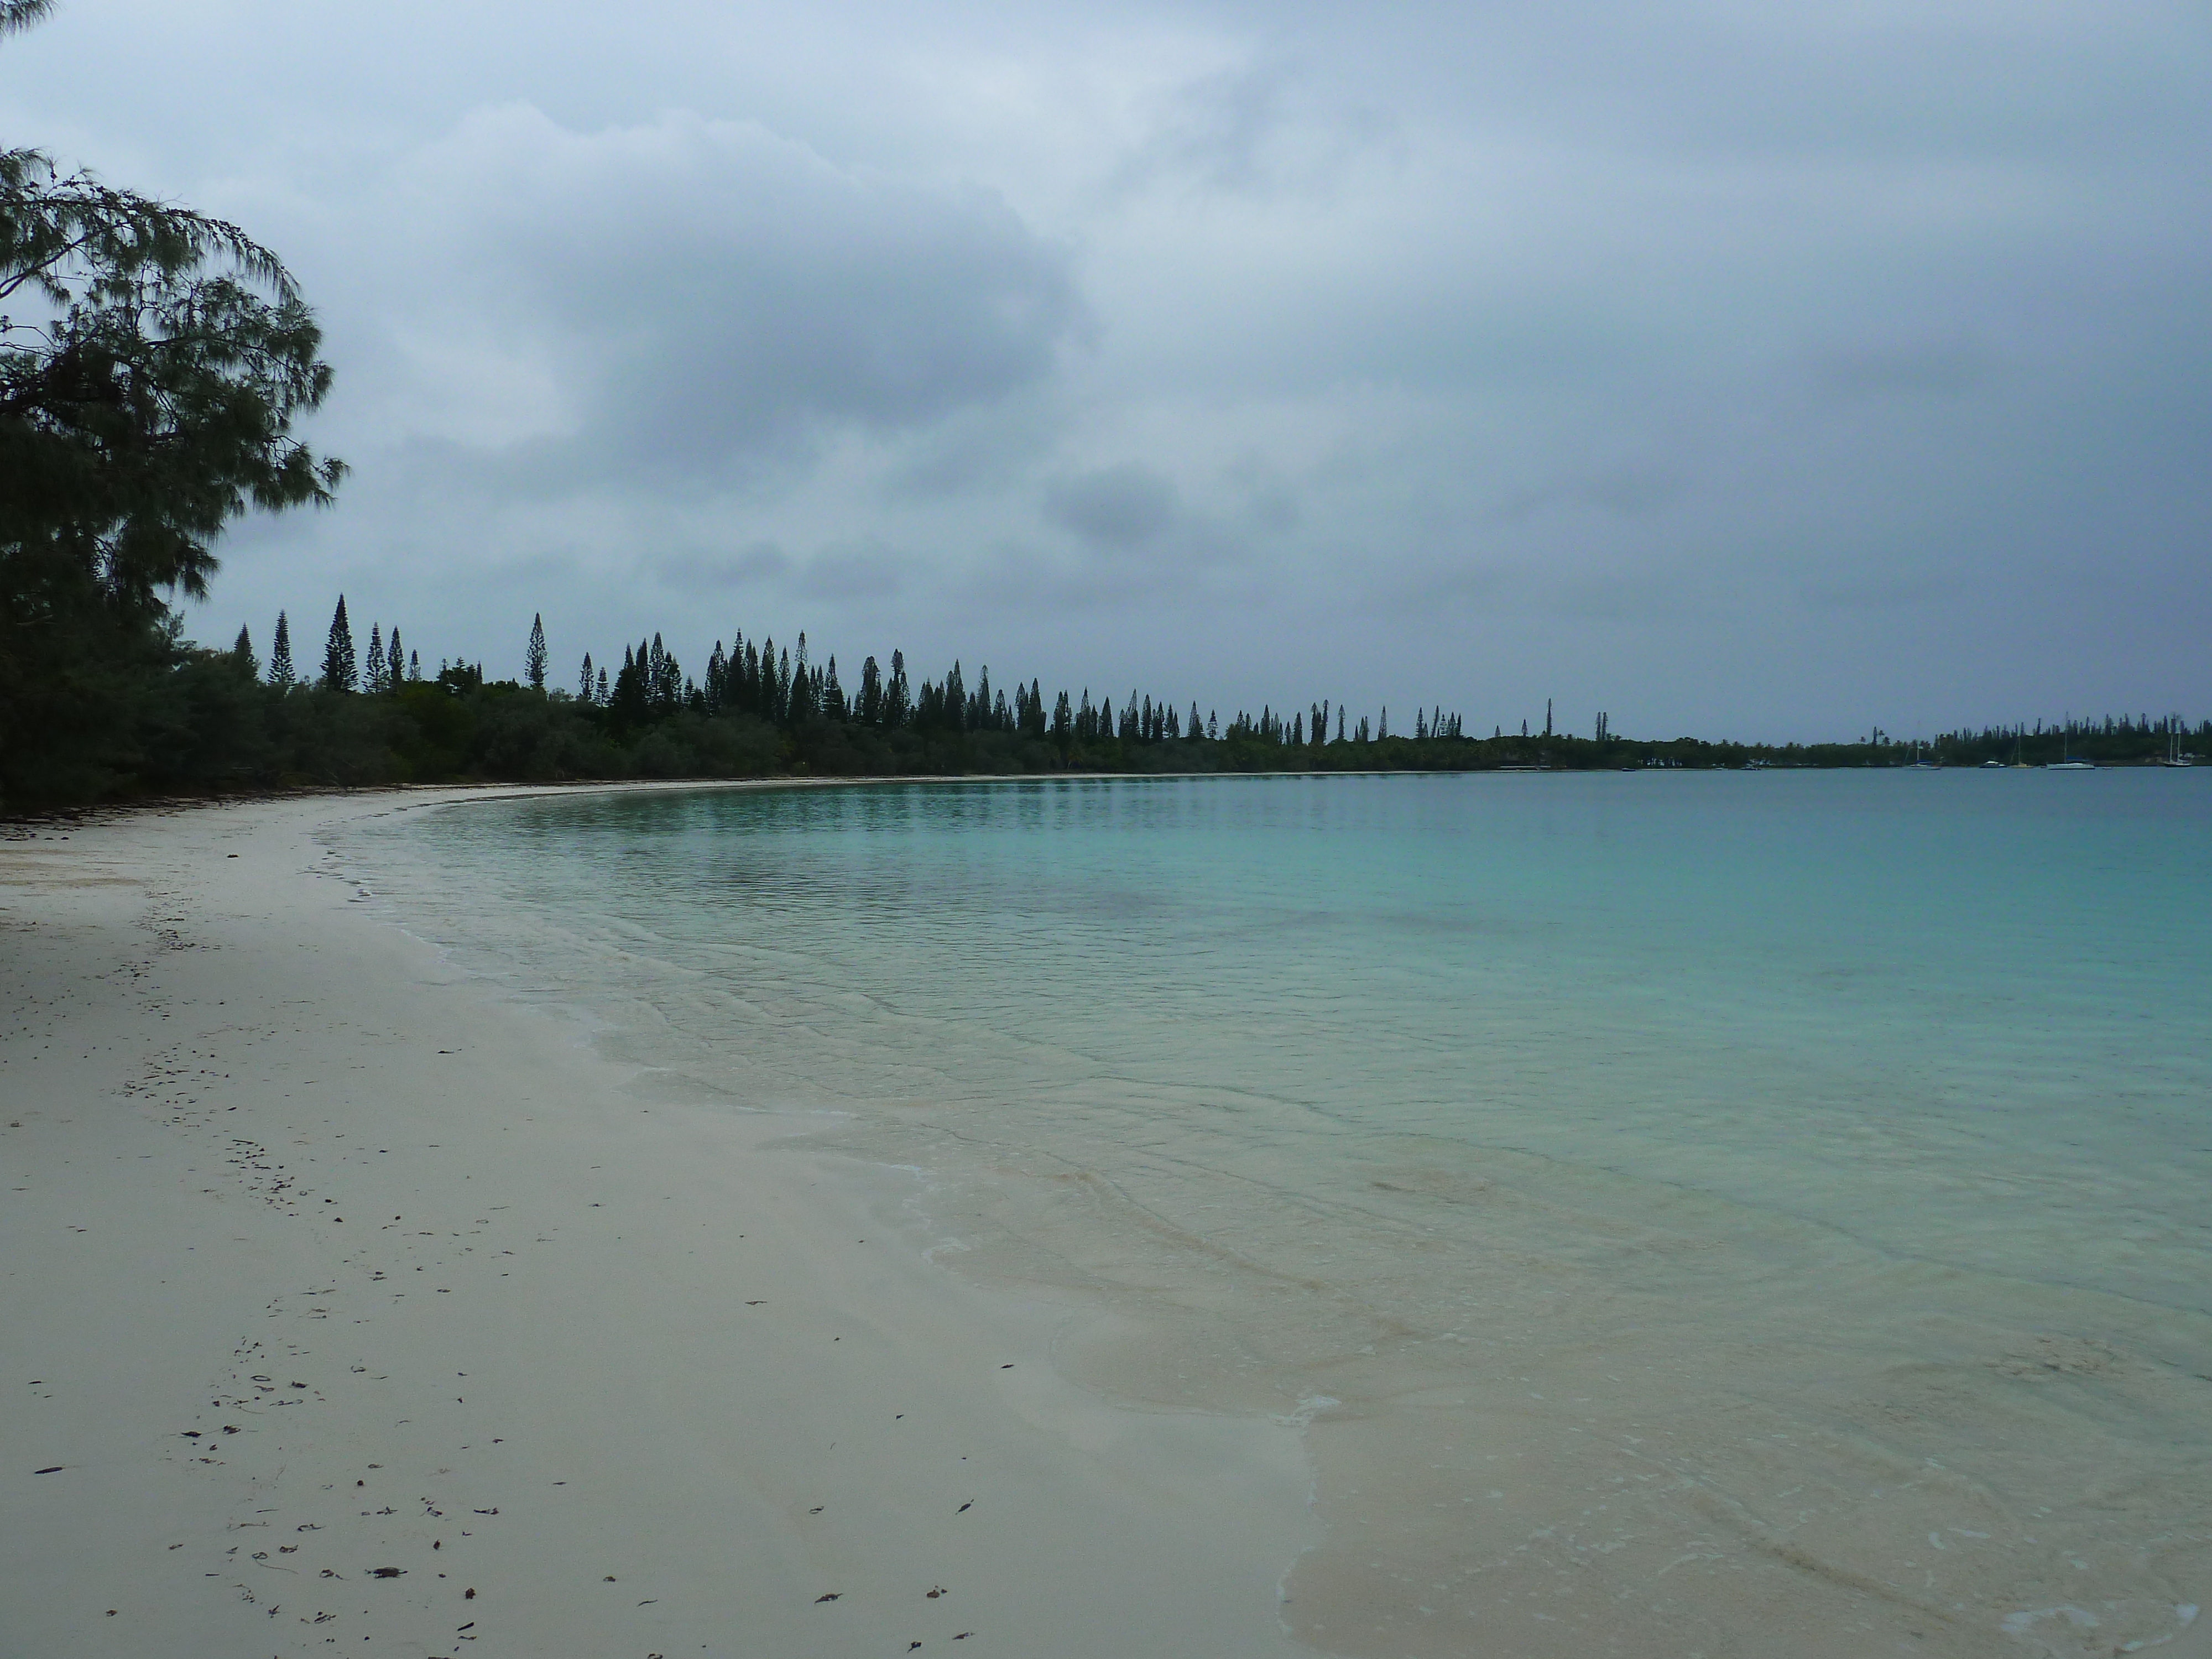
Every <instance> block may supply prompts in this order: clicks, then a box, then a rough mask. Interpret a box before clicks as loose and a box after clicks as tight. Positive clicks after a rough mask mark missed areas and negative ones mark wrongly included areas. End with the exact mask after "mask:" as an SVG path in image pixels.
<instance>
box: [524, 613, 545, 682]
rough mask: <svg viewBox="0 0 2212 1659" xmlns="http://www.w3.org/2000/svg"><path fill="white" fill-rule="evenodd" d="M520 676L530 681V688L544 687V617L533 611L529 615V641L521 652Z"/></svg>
mask: <svg viewBox="0 0 2212 1659" xmlns="http://www.w3.org/2000/svg"><path fill="white" fill-rule="evenodd" d="M522 677H523V678H525V679H526V680H528V681H529V682H530V689H531V690H533V691H543V690H544V689H545V618H544V617H543V616H541V615H538V613H536V612H534V611H533V612H532V614H531V617H530V643H529V644H528V645H527V646H526V647H523V652H522Z"/></svg>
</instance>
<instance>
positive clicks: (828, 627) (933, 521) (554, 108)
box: [0, 0, 2212, 738]
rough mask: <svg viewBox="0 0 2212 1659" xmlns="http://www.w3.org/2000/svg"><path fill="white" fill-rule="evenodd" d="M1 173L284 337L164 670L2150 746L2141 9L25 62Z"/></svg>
mask: <svg viewBox="0 0 2212 1659" xmlns="http://www.w3.org/2000/svg"><path fill="white" fill-rule="evenodd" d="M0 136H4V138H5V140H6V142H8V143H37V144H40V145H42V146H43V147H45V148H46V149H49V150H51V151H52V152H54V153H55V154H56V155H58V156H60V157H63V158H66V159H70V160H76V161H84V162H88V163H89V164H91V165H93V166H94V167H97V168H98V169H100V171H101V172H102V173H105V174H106V176H107V177H109V178H110V179H112V180H114V181H115V182H118V183H121V184H125V185H131V186H134V187H137V188H140V189H143V190H148V191H155V192H159V193H162V194H166V195H169V196H173V197H177V198H179V199H181V200H183V201H185V202H188V203H190V204H192V205H194V206H197V207H199V208H203V209H205V210H210V211H213V212H216V213H220V214H222V215H224V216H228V217H232V218H234V219H236V220H238V221H240V222H242V223H243V224H244V225H245V226H246V227H247V228H248V229H250V230H251V231H252V232H253V233H254V234H257V235H258V236H259V237H260V238H261V239H262V240H265V241H266V242H268V243H270V245H271V246H274V247H275V248H276V250H277V252H279V253H280V254H282V255H283V257H284V258H286V259H287V261H288V262H289V264H291V265H292V267H293V268H294V270H295V271H296V272H297V273H298V275H299V276H300V277H301V281H302V282H303V283H304V285H305V287H306V289H307V293H308V295H309V297H310V299H311V300H312V301H313V302H314V303H315V304H316V305H317V307H319V311H320V313H321V314H322V317H323V319H324V320H325V326H326V331H327V352H328V356H329V357H330V358H331V362H333V364H334V365H335V367H336V368H337V387H336V390H335V392H334V393H333V395H332V397H331V402H330V404H329V405H328V407H327V409H326V410H325V412H324V413H323V414H322V415H321V416H319V417H317V419H316V421H315V422H314V423H313V428H312V430H311V433H310V435H311V437H312V439H313V441H314V442H315V443H316V444H318V445H319V446H321V447H328V448H329V449H331V450H333V451H335V452H336V453H339V454H341V455H343V457H344V458H345V459H347V460H348V461H349V462H350V463H352V465H353V466H354V469H355V471H354V475H353V477H352V478H351V479H350V480H349V483H347V485H346V487H345V489H344V490H343V496H342V501H341V504H340V505H339V506H338V507H337V508H336V509H334V510H333V511H331V512H329V513H317V514H312V515H311V514H294V515H289V516H287V517H285V518H283V519H278V520H260V521H258V522H254V523H250V524H248V525H246V526H244V527H242V528H241V529H240V530H239V531H238V532H234V535H233V536H232V537H231V538H230V539H229V540H228V543H227V544H226V548H225V555H224V558H225V564H224V571H223V574H222V576H221V577H219V578H218V579H217V582H216V589H215V597H214V599H213V600H212V602H211V603H210V605H207V606H205V607H202V608H197V609H196V611H195V613H194V615H193V617H192V618H191V626H192V629H193V631H194V632H195V633H197V635H200V636H201V637H203V638H205V639H209V640H212V641H221V642H224V643H227V642H228V640H229V638H230V637H231V635H233V634H234V632H235V630H236V629H237V627H238V626H239V624H240V622H242V621H243V622H246V623H251V624H252V629H253V636H254V640H255V641H256V644H257V645H258V647H260V648H261V649H263V650H264V652H265V650H266V648H267V645H268V639H269V633H270V624H271V623H272V622H273V620H274V618H275V615H276V610H277V608H278V607H279V606H280V605H281V606H284V607H286V608H288V609H289V611H290V613H291V616H292V618H293V620H294V623H295V627H296V629H297V630H298V636H299V640H300V642H301V643H300V649H301V655H302V656H303V657H307V656H313V655H317V654H319V642H320V639H321V635H322V633H323V630H324V629H325V626H326V624H327V622H328V618H329V614H330V610H331V603H332V601H333V599H335V597H336V596H337V593H338V592H340V591H341V590H343V592H344V593H345V594H346V596H347V599H348V601H349V608H350V610H351V611H352V614H353V616H354V617H355V619H356V627H357V629H359V631H360V632H361V633H362V635H364V637H365V635H366V633H367V629H368V623H370V621H371V620H372V619H374V620H376V621H379V622H381V623H384V624H385V625H386V626H387V627H388V626H389V625H390V624H391V623H393V622H394V621H397V622H398V623H400V624H401V625H402V627H403V628H404V634H405V638H406V640H407V641H408V643H409V644H410V645H412V646H414V647H416V649H417V650H419V651H421V652H422V653H423V654H424V655H425V656H426V657H431V658H435V657H437V656H441V655H453V656H461V655H466V656H468V657H470V658H472V659H473V658H477V657H481V658H482V659H483V661H484V664H485V666H486V668H487V670H488V671H490V672H492V673H493V674H494V675H495V676H501V675H512V674H514V673H516V672H518V671H519V670H520V659H521V653H522V647H523V642H524V639H525V636H526V634H527V632H528V629H529V625H530V618H531V615H532V612H533V611H543V612H544V617H545V626H546V631H547V634H548V635H549V637H550V641H551V642H552V647H553V656H554V661H555V664H556V672H557V673H558V675H559V676H560V678H562V680H563V681H568V680H572V679H573V677H574V665H575V663H576V660H577V659H578V657H579V656H580V654H581V653H583V652H584V651H585V650H586V649H588V650H590V651H591V652H592V653H593V654H594V655H595V656H596V657H598V658H599V659H602V660H604V659H605V658H606V657H608V656H609V655H612V656H613V657H614V658H615V659H616V660H617V662H619V660H620V654H621V649H622V645H623V641H624V640H625V639H626V638H627V639H632V640H634V639H635V638H637V637H639V636H641V635H646V634H648V633H651V632H653V631H655V630H658V631H659V632H661V633H663V634H664V635H665V636H666V638H667V641H668V644H669V646H670V647H671V648H672V649H674V650H675V651H676V652H677V653H678V654H679V655H680V656H681V657H682V659H684V663H685V665H687V666H688V667H691V668H693V669H695V671H696V668H697V667H700V666H702V665H703V664H704V662H705V659H706V655H707V653H708V648H709V647H711V645H712V644H713V642H714V640H715V639H716V638H717V637H722V638H726V637H728V635H730V633H731V631H732V629H738V628H742V629H744V631H745V632H746V633H747V634H748V635H754V636H757V635H760V634H763V633H770V634H773V635H775V638H776V639H777V640H778V641H783V642H786V643H788V642H789V641H791V640H792V639H793V636H795V635H796V634H797V633H798V631H799V629H805V630H806V631H807V632H808V634H809V635H810V643H811V646H812V647H813V650H814V653H815V655H816V658H817V660H818V659H820V658H821V657H822V656H823V655H824V654H826V653H832V652H834V653H836V655H837V658H838V660H839V666H840V669H841V671H842V674H843V675H844V677H845V678H846V683H847V684H848V685H850V684H854V681H855V680H856V679H857V669H858V665H859V659H860V657H861V656H862V655H863V654H865V653H869V652H874V653H878V654H879V655H885V656H887V655H888V653H889V651H890V648H891V647H893V646H901V647H904V649H905V651H906V653H907V655H908V660H909V662H910V663H912V664H913V665H914V666H915V669H916V671H919V672H927V673H929V674H931V675H935V674H936V673H938V672H940V671H942V669H943V667H944V666H945V665H946V664H947V663H949V662H950V661H951V659H952V658H953V657H955V656H956V655H957V656H958V657H959V658H961V659H963V666H964V668H965V670H966V671H967V672H968V674H969V676H970V677H971V682H972V677H973V675H974V673H975V669H976V667H977V665H979V664H981V663H987V664H988V665H989V666H990V668H991V669H992V671H993V673H994V678H997V679H999V680H1000V682H1001V683H1003V682H1004V681H1006V679H1008V678H1011V677H1012V676H1014V675H1017V674H1018V675H1019V676H1020V677H1021V678H1024V679H1025V680H1026V679H1027V678H1030V676H1032V675H1035V676H1037V677H1039V678H1042V680H1043V682H1044V685H1045V689H1046V690H1047V692H1048V693H1050V692H1052V691H1053V690H1057V689H1058V688H1059V687H1060V686H1061V685H1063V684H1064V685H1066V686H1067V687H1069V688H1070V689H1071V690H1079V689H1080V688H1081V687H1083V686H1084V685H1086V684H1087V685H1088V686H1090V687H1091V690H1092V691H1093V692H1094V694H1095V693H1097V692H1098V691H1101V690H1107V689H1109V688H1110V689H1112V690H1114V691H1115V693H1116V694H1117V695H1119V696H1127V693H1128V691H1129V689H1130V687H1131V685H1132V684H1140V685H1141V686H1142V687H1143V688H1144V689H1145V690H1146V691H1149V692H1155V693H1160V694H1164V695H1165V696H1169V697H1171V698H1173V699H1174V700H1176V702H1178V703H1184V702H1188V701H1190V700H1191V699H1193V698H1195V699H1196V700H1197V701H1199V702H1200V703H1203V704H1206V705H1208V706H1216V707H1219V708H1221V710H1222V713H1223V714H1224V716H1226V715H1227V714H1228V713H1229V711H1230V710H1231V708H1234V707H1237V706H1238V705H1246V706H1249V707H1251V708H1255V709H1256V708H1258V706H1259V705H1260V703H1261V702H1273V703H1274V704H1275V705H1276V706H1278V707H1281V706H1283V705H1285V704H1291V705H1293V706H1296V707H1300V708H1302V707H1304V704H1305V703H1306V702H1309V701H1311V700H1316V699H1318V698H1321V697H1323V696H1328V697H1333V698H1336V699H1340V700H1349V701H1350V702H1351V703H1352V706H1353V708H1354V710H1355V712H1357V711H1358V710H1360V709H1363V708H1366V709H1371V708H1374V707H1375V706H1376V705H1379V704H1382V703H1384V702H1387V703H1389V705H1390V706H1391V708H1392V709H1393V712H1394V715H1395V716H1396V717H1397V718H1396V720H1394V724H1397V723H1401V722H1402V723H1406V724H1410V720H1409V719H1407V717H1408V716H1410V713H1411V708H1412V706H1413V704H1414V703H1415V702H1421V703H1435V702H1443V703H1444V704H1445V705H1446V706H1448V707H1454V708H1459V709H1461V710H1462V711H1464V713H1465V714H1466V715H1467V717H1468V720H1469V722H1470V725H1471V726H1475V727H1477V728H1479V729H1481V730H1483V731H1487V730H1488V729H1489V727H1490V726H1492V725H1493V724H1501V723H1502V724H1505V725H1508V726H1510V725H1512V724H1514V723H1516V722H1517V721H1518V720H1521V719H1522V718H1523V717H1526V716H1533V717H1534V719H1536V720H1540V721H1541V718H1542V711H1543V705H1544V700H1545V698H1546V697H1547V696H1550V697H1554V698H1556V699H1557V700H1558V707H1559V718H1560V720H1561V722H1562V723H1563V724H1565V725H1568V726H1572V727H1574V728H1576V729H1580V730H1587V729H1588V728H1589V723H1590V720H1591V719H1592V718H1593V716H1594V714H1595V711H1597V710H1599V709H1607V710H1609V711H1610V712H1611V714H1612V717H1613V726H1614V728H1615V729H1616V730H1618V731H1620V732H1626V733H1633V734H1664V735H1672V734H1674V733H1676V732H1698V733H1701V734H1704V735H1709V736H1717V735H1723V734H1734V735H1741V736H1746V737H1758V738H1783V737H1792V736H1806V737H1844V736H1854V735H1857V734H1859V733H1861V732H1864V731H1866V730H1867V729H1868V728H1869V726H1872V725H1875V724H1880V725H1882V726H1886V727H1887V729H1888V730H1890V731H1891V732H1893V733H1895V734H1897V735H1899V736H1910V735H1911V734H1912V733H1913V732H1915V731H1916V730H1924V731H1929V732H1932V731H1934V730H1936V729H1937V728H1939V727H1942V726H1950V725H1954V724H1956V723H1960V722H1974V723H1981V722H1984V721H1998V720H2011V719H2015V718H2021V717H2026V718H2034V717H2037V716H2046V717H2047V716H2051V715H2056V714H2059V713H2061V712H2063V710H2065V709H2068V708H2071V709H2073V710H2075V712H2081V711H2083V710H2093V711H2096V712H2100V713H2102V712H2106V711H2112V712H2119V711H2122V710H2130V711H2136V712H2142V711H2148V712H2151V713H2153V714H2157V713H2162V712H2165V711H2166V710H2168V709H2172V708H2179V709H2183V710H2185V711H2186V712H2187V713H2189V714H2191V716H2193V717H2194V716H2202V715H2205V714H2212V672H2208V666H2207V664H2208V657H2207V652H2206V641H2207V637H2208V626H2209V625H2212V560H2208V557H2207V554H2208V549H2209V548H2212V143H2208V140H2212V13H2208V11H2207V9H2205V7H2204V6H2203V5H2202V4H2201V3H2187V4H2182V3H2172V4H2168V3H2136V0H1798V3H1792V4H1788V5H1784V4H1777V3H1774V0H1759V3H1753V0H1707V3H1695V0H1644V3H1640V4H1633V5H1626V4H1614V5H1607V6H1591V5H1587V4H1581V3H1575V0H1552V3H1541V4H1540V3H1534V0H1517V3H1513V4H1484V3H1480V0H1474V3H1468V0H1462V3H1458V4H1451V5H1415V4H1404V5H1392V4H1387V3H1385V4H1375V3H1370V4H1366V5H1362V6H1356V7H1355V6H1346V5H1341V4H1337V5H1328V6H1320V5H1312V4H1304V3H1299V0H1268V3H1266V4H1260V3H1256V0H1255V3H1242V0H1218V3H1208V0H1163V3H1158V4H1132V3H1096V0H1060V3H1055V4H1053V5H1049V6H1046V5H1033V6H1018V5H1013V4H1008V3H961V0H953V3H943V0H940V3H936V4H933V5H930V6H927V7H921V6H915V5H913V4H910V3H908V4H898V5H891V4H882V3H851V0H805V3H804V4H801V3H797V0H770V3H726V4H720V5H711V6H710V5H705V4H689V3H682V0H628V3H625V4H623V5H622V6H619V7H617V6H607V5H600V6H597V7H589V8H586V7H582V6H577V5H573V4H569V3H565V0H538V3H534V4H531V5H522V4H520V3H513V0H481V3H476V4H471V5H454V4H452V3H450V0H448V3H442V4H436V5H432V4H425V3H420V0H391V3H383V4H378V5H368V4H365V3H359V0H284V3H281V4H279V3H276V0H203V3H198V4H194V5H190V6H179V5H177V4H175V3H174V0H167V3H160V4H156V3H153V0H64V4H63V6H62V9H61V10H60V11H59V13H58V15H56V16H55V17H54V19H53V20H52V21H50V22H48V23H46V24H45V25H44V26H42V27H40V28H38V29H36V30H34V31H33V32H32V33H29V34H27V35H24V36H21V37H19V38H16V39H15V40H10V41H8V42H6V43H4V44H0Z"/></svg>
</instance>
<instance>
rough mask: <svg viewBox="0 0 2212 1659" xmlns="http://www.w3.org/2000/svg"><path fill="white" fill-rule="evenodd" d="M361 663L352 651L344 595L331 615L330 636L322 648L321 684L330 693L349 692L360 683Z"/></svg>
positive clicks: (351, 635)
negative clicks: (330, 691)
mask: <svg viewBox="0 0 2212 1659" xmlns="http://www.w3.org/2000/svg"><path fill="white" fill-rule="evenodd" d="M360 680H361V661H360V659H359V658H357V657H356V656H355V654H354V649H353V625H352V624H351V623H349V622H347V621H346V606H345V595H344V594H343V593H341V594H339V595H338V608H337V610H336V611H333V612H332V613H331V636H330V638H329V640H328V641H325V643H324V646H323V684H324V685H325V687H327V688H328V689H329V690H332V691H350V690H353V689H354V687H355V686H356V684H359V683H360Z"/></svg>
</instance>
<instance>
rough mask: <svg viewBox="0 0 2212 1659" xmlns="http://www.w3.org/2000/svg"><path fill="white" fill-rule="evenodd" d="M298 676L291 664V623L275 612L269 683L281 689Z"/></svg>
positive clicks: (270, 649) (279, 612)
mask: <svg viewBox="0 0 2212 1659" xmlns="http://www.w3.org/2000/svg"><path fill="white" fill-rule="evenodd" d="M298 678H300V676H299V671H298V670H296V669H295V668H294V667H293V666H292V624H291V623H289V622H287V621H286V620H285V618H284V613H283V611H278V612H277V613H276V643H275V644H274V645H272V646H270V647H269V684H271V685H273V686H275V687H276V689H277V690H280V691H281V690H285V689H286V688H287V687H289V686H290V685H291V684H293V683H294V682H295V680H297V679H298Z"/></svg>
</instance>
